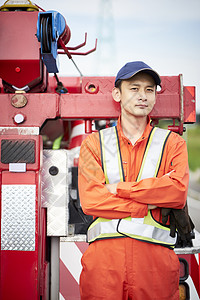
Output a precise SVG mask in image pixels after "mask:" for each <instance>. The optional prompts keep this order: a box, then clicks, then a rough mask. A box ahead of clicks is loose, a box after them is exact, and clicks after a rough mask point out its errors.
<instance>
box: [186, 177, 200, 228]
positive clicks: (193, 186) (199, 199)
mask: <svg viewBox="0 0 200 300" xmlns="http://www.w3.org/2000/svg"><path fill="white" fill-rule="evenodd" d="M187 199H188V207H189V214H190V216H191V218H192V221H193V222H194V224H195V229H196V230H197V231H198V232H200V185H199V184H197V183H195V182H190V185H189V190H188V198H187Z"/></svg>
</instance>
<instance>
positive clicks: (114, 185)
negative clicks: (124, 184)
mask: <svg viewBox="0 0 200 300" xmlns="http://www.w3.org/2000/svg"><path fill="white" fill-rule="evenodd" d="M117 185H118V182H117V183H112V184H110V183H107V184H105V187H106V188H107V190H108V191H109V192H110V193H112V194H114V195H116V194H117Z"/></svg>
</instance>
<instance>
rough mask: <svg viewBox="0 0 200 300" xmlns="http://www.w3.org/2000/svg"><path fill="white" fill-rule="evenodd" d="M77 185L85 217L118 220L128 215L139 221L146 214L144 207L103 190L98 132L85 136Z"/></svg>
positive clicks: (145, 207) (104, 188) (103, 180)
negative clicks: (138, 218)
mask: <svg viewBox="0 0 200 300" xmlns="http://www.w3.org/2000/svg"><path fill="white" fill-rule="evenodd" d="M78 185H79V196H80V201H81V206H82V209H83V211H84V213H85V214H87V215H92V216H97V217H103V218H107V219H121V218H125V217H128V216H130V215H131V216H132V217H140V218H142V217H144V216H145V215H147V212H148V209H147V205H146V204H142V203H139V202H135V201H134V200H133V199H130V197H129V199H128V198H126V197H123V196H120V197H119V196H117V195H114V194H111V193H110V192H109V191H108V190H107V188H106V187H105V176H104V173H103V170H102V167H101V159H100V147H99V137H98V134H97V133H95V134H92V135H90V136H88V137H87V138H86V139H85V140H84V141H83V143H82V145H81V150H80V156H79V174H78Z"/></svg>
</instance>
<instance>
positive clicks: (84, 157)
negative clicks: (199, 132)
mask: <svg viewBox="0 0 200 300" xmlns="http://www.w3.org/2000/svg"><path fill="white" fill-rule="evenodd" d="M117 128H118V134H119V141H120V148H121V155H122V163H123V168H124V173H125V182H120V183H118V185H117V194H116V195H114V194H111V193H110V192H109V191H108V190H107V188H106V187H105V177H104V173H103V170H102V167H101V153H100V143H99V134H98V133H97V132H96V133H93V134H91V135H89V136H88V137H87V138H86V139H85V140H84V141H83V143H82V146H81V151H80V157H79V195H80V200H81V205H82V209H83V211H84V212H85V213H86V214H88V215H93V216H94V217H103V218H107V219H121V218H125V217H128V216H131V217H133V218H142V217H144V216H146V215H147V212H148V207H147V205H148V204H152V205H156V206H157V207H158V208H157V209H154V210H153V216H154V217H155V218H156V220H158V221H160V222H161V210H160V208H159V207H171V208H179V209H180V208H183V207H184V205H185V202H186V197H187V189H188V181H189V168H188V156H187V147H186V143H185V141H184V140H183V139H182V138H181V137H180V136H179V135H177V134H175V133H173V132H172V133H171V134H170V136H169V138H168V140H167V143H166V146H165V150H164V153H163V158H162V162H161V166H160V169H159V173H158V176H157V177H156V178H147V179H143V180H141V181H139V182H136V178H137V175H138V173H139V170H140V166H141V163H142V158H143V154H144V151H145V146H146V143H147V139H148V136H149V133H150V131H151V128H152V127H151V125H150V120H149V122H148V124H147V126H146V128H145V131H144V133H143V135H142V136H141V137H140V138H139V139H138V140H137V142H136V143H135V144H134V145H132V144H131V142H130V141H129V139H128V138H127V137H126V136H125V135H124V134H123V132H122V129H121V125H120V119H119V120H118V125H117ZM171 171H172V172H171ZM169 172H171V173H169ZM168 173H169V174H168ZM82 266H83V269H82V273H81V277H80V293H81V299H82V300H92V299H93V300H97V299H109V300H118V299H119V300H121V299H124V300H125V299H134V300H149V299H153V300H156V299H157V300H164V299H166V300H169V299H170V300H178V299H179V260H178V257H177V256H176V254H175V253H174V251H173V250H170V249H169V248H166V247H163V246H161V245H156V244H151V243H147V242H143V241H138V240H135V239H132V238H127V237H124V238H115V239H104V240H98V241H95V242H93V243H92V244H90V245H89V247H88V249H87V250H86V252H85V253H84V255H83V257H82Z"/></svg>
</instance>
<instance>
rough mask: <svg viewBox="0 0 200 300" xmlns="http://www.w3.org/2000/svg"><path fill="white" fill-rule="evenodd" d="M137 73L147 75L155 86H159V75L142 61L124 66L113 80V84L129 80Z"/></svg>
mask: <svg viewBox="0 0 200 300" xmlns="http://www.w3.org/2000/svg"><path fill="white" fill-rule="evenodd" d="M139 72H145V73H148V74H149V75H151V76H152V77H153V79H154V80H155V83H156V85H160V83H161V79H160V76H159V74H158V73H157V72H156V71H154V70H153V69H152V68H151V67H149V66H148V65H147V64H145V63H144V62H143V61H133V62H128V63H127V64H125V65H124V66H123V67H122V68H121V69H120V70H119V72H118V73H117V76H116V78H115V84H116V82H117V81H118V80H119V79H122V80H123V79H129V78H131V77H133V76H134V75H136V74H137V73H139Z"/></svg>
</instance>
